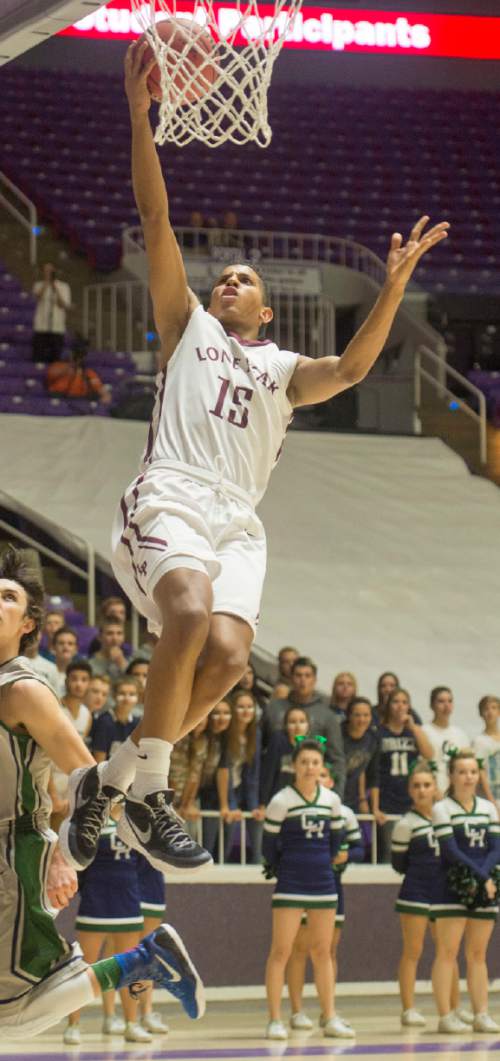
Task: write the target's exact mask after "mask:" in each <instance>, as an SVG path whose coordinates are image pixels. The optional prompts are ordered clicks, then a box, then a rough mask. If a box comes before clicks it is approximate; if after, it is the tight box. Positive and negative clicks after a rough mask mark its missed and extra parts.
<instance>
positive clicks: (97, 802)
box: [59, 763, 123, 870]
mask: <svg viewBox="0 0 500 1061" xmlns="http://www.w3.org/2000/svg"><path fill="white" fill-rule="evenodd" d="M105 765H106V764H105V763H99V765H97V764H96V765H95V766H82V767H80V768H79V769H78V770H73V773H72V774H70V777H69V781H68V795H69V814H68V817H67V818H65V819H64V821H63V823H62V825H61V828H60V830H59V846H60V848H61V851H62V853H63V855H64V857H65V859H66V862H68V863H69V865H70V866H72V867H73V869H76V870H83V869H87V866H90V863H91V862H93V861H94V858H95V856H96V853H97V845H98V843H99V836H100V834H101V831H102V829H103V827H104V826H105V824H106V822H107V820H108V817H109V812H110V808H111V806H112V804H113V803H114V802H116V800H118V799H120V798H123V793H121V792H118V790H117V789H114V788H111V787H110V786H105V787H102V786H101V777H100V774H101V772H102V769H103V768H104V767H105Z"/></svg>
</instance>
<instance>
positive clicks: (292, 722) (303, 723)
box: [286, 711, 309, 744]
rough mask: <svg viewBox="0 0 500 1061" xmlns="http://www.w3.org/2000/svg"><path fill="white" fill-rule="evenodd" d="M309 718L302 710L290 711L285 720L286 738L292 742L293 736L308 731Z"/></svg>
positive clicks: (298, 735) (300, 735) (299, 735)
mask: <svg viewBox="0 0 500 1061" xmlns="http://www.w3.org/2000/svg"><path fill="white" fill-rule="evenodd" d="M308 729H309V719H308V717H307V715H306V714H305V712H304V711H290V714H289V716H288V718H287V720H286V731H287V733H288V740H289V741H290V744H293V741H294V739H295V737H303V736H305V734H306V733H307V732H308Z"/></svg>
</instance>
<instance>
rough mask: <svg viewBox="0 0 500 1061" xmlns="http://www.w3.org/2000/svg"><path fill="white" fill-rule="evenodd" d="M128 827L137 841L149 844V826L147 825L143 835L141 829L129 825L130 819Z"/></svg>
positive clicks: (150, 832) (131, 824) (150, 831)
mask: <svg viewBox="0 0 500 1061" xmlns="http://www.w3.org/2000/svg"><path fill="white" fill-rule="evenodd" d="M129 825H130V827H131V829H132V832H134V833H135V835H136V836H137V839H138V840H140V841H141V844H149V841H150V840H151V834H152V830H151V826H150V825H148V828H147V832H145V833H144V832H143V831H142V829H139V826H138V825H135V824H133V823H131V822H130V818H129Z"/></svg>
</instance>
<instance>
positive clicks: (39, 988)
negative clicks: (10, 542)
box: [0, 547, 204, 1038]
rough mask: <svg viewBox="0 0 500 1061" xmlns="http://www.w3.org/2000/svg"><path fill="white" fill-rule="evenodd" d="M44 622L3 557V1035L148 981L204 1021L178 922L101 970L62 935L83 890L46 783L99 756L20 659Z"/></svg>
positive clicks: (34, 595) (13, 558) (28, 583)
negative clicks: (61, 915)
mask: <svg viewBox="0 0 500 1061" xmlns="http://www.w3.org/2000/svg"><path fill="white" fill-rule="evenodd" d="M42 616H43V589H42V586H41V584H40V583H39V581H38V580H37V579H36V577H35V576H34V575H33V573H31V572H30V571H29V570H28V569H27V567H26V565H25V563H24V561H23V558H22V556H21V554H20V553H19V552H17V551H16V550H15V549H13V548H11V547H9V549H8V550H7V551H6V553H4V555H3V557H2V558H1V559H0V776H1V778H2V783H1V785H0V878H1V881H2V888H1V889H0V942H1V945H0V1029H1V1030H2V1032H3V1034H4V1035H6V1036H7V1037H9V1038H19V1037H24V1038H25V1037H26V1036H27V1035H30V1034H37V1033H38V1032H41V1031H44V1030H45V1029H46V1028H48V1027H50V1026H51V1025H52V1024H56V1023H57V1022H58V1021H59V1020H60V1019H61V1018H62V1017H64V1016H66V1015H67V1014H68V1013H70V1012H71V1011H72V1010H75V1009H78V1008H80V1007H81V1006H84V1005H86V1004H87V1003H89V1002H91V1001H92V1000H93V999H94V997H96V996H98V995H99V994H100V992H101V991H104V990H109V989H110V988H113V987H124V986H127V985H134V984H137V983H138V982H141V981H148V980H153V981H155V982H156V983H158V984H160V985H161V986H163V987H165V988H166V989H167V990H168V991H170V993H171V994H174V995H175V996H176V997H177V998H178V999H179V1000H180V1001H181V1002H182V1005H183V1006H184V1009H185V1010H186V1012H187V1013H188V1015H189V1016H190V1017H193V1018H197V1017H200V1016H202V1014H203V1011H204V998H203V985H202V983H201V980H200V978H199V976H198V974H197V972H196V969H195V968H194V966H193V964H192V962H191V961H190V958H189V956H188V954H187V951H186V949H185V947H184V945H183V943H182V941H181V940H180V938H179V936H178V935H177V933H176V932H175V930H174V929H173V928H172V927H171V926H169V925H161V926H160V927H159V928H158V929H156V930H155V931H154V932H152V933H151V934H150V935H149V936H146V937H145V939H143V940H142V941H141V943H140V944H139V945H138V947H136V948H134V950H131V951H128V952H127V953H126V954H120V955H116V956H115V957H113V958H109V959H105V960H104V961H101V962H97V963H96V964H95V965H93V966H88V965H87V964H86V963H85V962H84V961H83V958H82V956H81V952H80V950H79V948H78V946H77V945H76V944H70V943H67V941H66V940H65V939H63V937H62V936H60V935H59V933H58V931H57V928H56V925H55V922H54V916H55V913H56V912H57V910H58V909H60V908H61V907H63V906H66V905H67V903H68V902H69V900H70V898H71V896H72V895H73V894H74V893H75V891H76V876H75V873H74V871H73V870H72V869H70V867H69V866H67V864H66V863H65V861H64V859H63V857H62V854H61V853H60V851H59V848H58V843H57V836H56V834H55V833H53V832H52V831H51V829H50V828H49V815H50V810H51V804H50V799H49V796H48V792H47V783H48V780H49V776H50V769H51V764H52V763H55V764H56V766H57V767H58V768H59V769H60V770H62V771H63V772H64V773H67V774H69V773H70V772H71V771H72V770H75V769H77V768H79V767H82V766H83V767H86V766H92V765H93V760H92V757H91V755H90V753H89V751H88V750H87V748H86V747H85V745H84V744H83V741H82V740H81V738H80V737H79V735H78V734H77V732H76V730H75V729H74V728H73V726H72V725H71V723H70V721H69V719H68V718H66V716H65V715H64V712H63V711H62V710H61V707H60V705H59V703H58V700H57V699H56V697H55V695H54V693H53V692H52V690H51V689H50V687H49V686H48V685H47V683H46V682H45V681H44V679H43V678H41V677H40V676H39V675H38V674H36V673H35V671H33V670H32V669H31V666H30V663H29V660H28V659H26V658H25V657H24V656H23V655H22V653H23V651H24V650H25V648H26V647H27V646H28V645H29V644H30V641H31V640H33V639H34V638H35V637H36V635H37V633H38V631H39V629H40V625H41V621H42Z"/></svg>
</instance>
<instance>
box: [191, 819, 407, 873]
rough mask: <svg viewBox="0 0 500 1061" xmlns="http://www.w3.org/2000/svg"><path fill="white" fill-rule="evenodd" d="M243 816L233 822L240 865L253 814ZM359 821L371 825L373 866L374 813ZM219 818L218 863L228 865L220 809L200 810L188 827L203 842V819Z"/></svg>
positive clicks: (243, 861) (373, 861)
mask: <svg viewBox="0 0 500 1061" xmlns="http://www.w3.org/2000/svg"><path fill="white" fill-rule="evenodd" d="M240 814H241V817H240V818H239V819H238V820H237V821H236V822H233V823H231V824H235V825H239V827H240V835H239V845H240V866H246V865H247V858H246V842H247V826H246V823H247V821H252V820H253V815H252V814H251V813H250V812H249V811H241V812H240ZM356 817H357V819H358V822H360V823H363V822H367V823H368V824H369V825H370V840H369V846H370V864H371V865H372V866H376V865H377V826H376V822H375V818H374V817H373V814H357V815H356ZM214 818H216V819H218V834H217V860H216V861H217V864H218V865H219V866H222V865H227V864H228V863H226V862H225V861H224V826H225V822H224V821H223V819H222V817H221V815H220V813H219V811H217V810H200V811H199V814H198V816H197V817H196V818H195V819H193V820H188V829H189V831H190V832H191V834H192V835H193V837H194V839H195V840H196V841H197V842H198V843H199V844H202V843H203V821H206V820H208V819H214ZM385 818H386V821H388V822H397V821H399V819H400V815H399V814H386V815H385Z"/></svg>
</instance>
